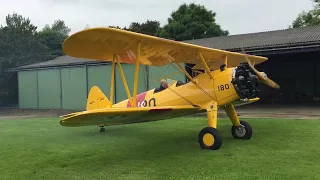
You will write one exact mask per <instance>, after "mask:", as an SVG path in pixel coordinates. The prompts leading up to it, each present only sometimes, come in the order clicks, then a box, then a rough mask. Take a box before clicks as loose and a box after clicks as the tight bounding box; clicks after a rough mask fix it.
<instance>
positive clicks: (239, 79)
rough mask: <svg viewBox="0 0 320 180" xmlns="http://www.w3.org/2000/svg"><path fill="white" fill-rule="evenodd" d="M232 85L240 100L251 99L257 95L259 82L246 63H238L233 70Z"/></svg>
mask: <svg viewBox="0 0 320 180" xmlns="http://www.w3.org/2000/svg"><path fill="white" fill-rule="evenodd" d="M232 84H233V85H234V88H235V90H236V92H237V94H238V95H239V97H240V99H252V98H256V97H258V95H259V92H260V90H259V80H258V76H257V75H256V74H255V72H254V71H253V70H252V69H251V68H250V66H249V64H248V63H247V62H242V63H240V65H239V66H237V67H236V68H235V69H234V72H233V75H232Z"/></svg>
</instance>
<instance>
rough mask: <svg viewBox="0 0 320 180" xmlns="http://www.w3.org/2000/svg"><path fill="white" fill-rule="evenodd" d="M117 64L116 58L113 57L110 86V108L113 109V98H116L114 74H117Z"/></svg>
mask: <svg viewBox="0 0 320 180" xmlns="http://www.w3.org/2000/svg"><path fill="white" fill-rule="evenodd" d="M115 62H116V56H115V55H113V57H112V70H111V86H110V107H112V104H113V97H114V74H115V68H116V66H115Z"/></svg>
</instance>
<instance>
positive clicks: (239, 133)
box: [225, 104, 252, 139]
mask: <svg viewBox="0 0 320 180" xmlns="http://www.w3.org/2000/svg"><path fill="white" fill-rule="evenodd" d="M225 110H226V112H227V114H228V116H229V118H230V120H231V121H232V124H233V126H232V127H231V134H232V136H233V138H235V139H250V138H251V136H252V127H251V126H250V124H249V123H247V122H246V121H240V120H239V118H238V115H237V113H236V111H235V109H234V106H233V105H232V104H230V105H226V106H225Z"/></svg>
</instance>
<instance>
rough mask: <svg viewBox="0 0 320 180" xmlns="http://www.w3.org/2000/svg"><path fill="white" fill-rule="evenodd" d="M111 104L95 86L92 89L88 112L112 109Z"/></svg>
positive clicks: (89, 96)
mask: <svg viewBox="0 0 320 180" xmlns="http://www.w3.org/2000/svg"><path fill="white" fill-rule="evenodd" d="M110 105H111V103H110V101H109V100H108V98H107V97H106V96H105V95H104V93H103V92H102V91H101V89H100V88H99V87H97V86H93V87H92V88H91V89H90V92H89V95H88V99H87V107H86V110H87V111H88V110H93V109H100V108H106V107H110Z"/></svg>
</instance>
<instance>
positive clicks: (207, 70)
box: [199, 52, 213, 79]
mask: <svg viewBox="0 0 320 180" xmlns="http://www.w3.org/2000/svg"><path fill="white" fill-rule="evenodd" d="M199 56H200V60H201V61H202V64H203V66H204V68H205V69H206V73H207V74H208V76H209V77H210V79H213V77H212V74H211V73H210V68H209V66H208V64H207V62H206V60H205V59H204V58H203V55H202V53H201V52H199Z"/></svg>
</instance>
